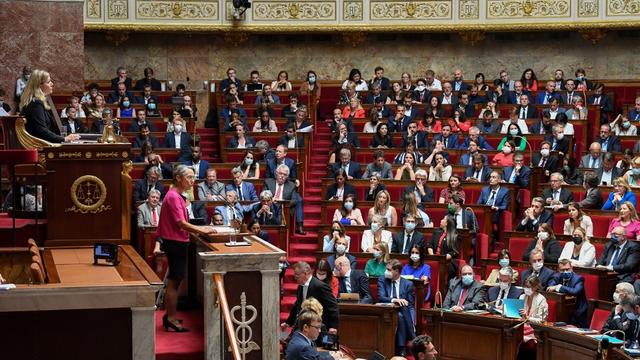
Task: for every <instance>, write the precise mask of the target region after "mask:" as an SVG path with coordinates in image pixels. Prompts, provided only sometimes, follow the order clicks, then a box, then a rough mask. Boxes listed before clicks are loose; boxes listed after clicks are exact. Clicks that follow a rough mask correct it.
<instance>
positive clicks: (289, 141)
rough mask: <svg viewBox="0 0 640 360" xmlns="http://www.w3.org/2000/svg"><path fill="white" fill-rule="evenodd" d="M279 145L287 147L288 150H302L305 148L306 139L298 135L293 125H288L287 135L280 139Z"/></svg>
mask: <svg viewBox="0 0 640 360" xmlns="http://www.w3.org/2000/svg"><path fill="white" fill-rule="evenodd" d="M278 145H282V146H286V147H287V149H301V148H304V137H303V136H302V135H296V129H295V127H294V126H293V125H287V130H286V134H285V135H282V136H281V137H280V139H278Z"/></svg>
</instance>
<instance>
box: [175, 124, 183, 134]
mask: <svg viewBox="0 0 640 360" xmlns="http://www.w3.org/2000/svg"><path fill="white" fill-rule="evenodd" d="M173 131H174V132H175V133H176V134H179V133H180V132H182V125H175V126H174V127H173Z"/></svg>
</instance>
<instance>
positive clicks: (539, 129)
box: [529, 110, 553, 135]
mask: <svg viewBox="0 0 640 360" xmlns="http://www.w3.org/2000/svg"><path fill="white" fill-rule="evenodd" d="M552 131H553V121H552V120H551V114H550V113H549V110H543V111H542V117H541V119H540V121H538V122H536V123H534V124H531V126H529V132H530V133H531V134H536V135H537V134H540V135H547V134H551V132H552Z"/></svg>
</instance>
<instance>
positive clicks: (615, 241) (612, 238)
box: [611, 235, 620, 245]
mask: <svg viewBox="0 0 640 360" xmlns="http://www.w3.org/2000/svg"><path fill="white" fill-rule="evenodd" d="M618 241H620V240H619V239H618V237H617V236H615V235H612V236H611V243H613V244H614V245H615V244H617V243H618Z"/></svg>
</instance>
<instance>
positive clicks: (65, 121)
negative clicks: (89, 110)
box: [60, 106, 87, 134]
mask: <svg viewBox="0 0 640 360" xmlns="http://www.w3.org/2000/svg"><path fill="white" fill-rule="evenodd" d="M60 120H62V126H64V128H65V129H66V130H67V134H76V133H85V132H87V127H86V126H84V124H83V123H82V121H80V120H79V119H78V110H77V109H76V108H75V107H73V106H69V107H68V108H67V113H66V116H65V117H63V118H62V119H60Z"/></svg>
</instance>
